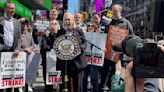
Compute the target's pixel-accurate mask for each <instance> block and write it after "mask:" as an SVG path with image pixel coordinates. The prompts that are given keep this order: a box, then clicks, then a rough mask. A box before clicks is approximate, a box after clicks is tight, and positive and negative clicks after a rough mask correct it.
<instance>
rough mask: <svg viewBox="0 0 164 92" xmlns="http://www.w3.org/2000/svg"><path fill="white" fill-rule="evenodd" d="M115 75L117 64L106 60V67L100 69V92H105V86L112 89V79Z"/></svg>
mask: <svg viewBox="0 0 164 92" xmlns="http://www.w3.org/2000/svg"><path fill="white" fill-rule="evenodd" d="M114 73H115V63H114V62H113V61H110V60H107V59H104V65H103V67H102V68H100V76H101V82H100V85H99V92H103V91H102V90H101V89H102V88H104V86H105V84H107V86H108V87H109V89H111V77H112V75H114Z"/></svg>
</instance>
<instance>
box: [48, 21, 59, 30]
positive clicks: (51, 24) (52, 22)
mask: <svg viewBox="0 0 164 92" xmlns="http://www.w3.org/2000/svg"><path fill="white" fill-rule="evenodd" d="M54 23H57V29H58V30H60V25H59V22H58V21H57V20H53V21H51V22H50V24H49V27H48V28H49V29H51V28H52V26H53V24H54Z"/></svg>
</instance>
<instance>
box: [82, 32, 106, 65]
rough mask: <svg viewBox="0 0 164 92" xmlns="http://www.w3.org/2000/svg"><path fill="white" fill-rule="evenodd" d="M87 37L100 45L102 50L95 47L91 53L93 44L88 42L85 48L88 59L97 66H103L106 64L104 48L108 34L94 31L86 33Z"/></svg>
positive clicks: (88, 61) (89, 62)
mask: <svg viewBox="0 0 164 92" xmlns="http://www.w3.org/2000/svg"><path fill="white" fill-rule="evenodd" d="M84 35H85V39H87V40H88V41H90V42H91V43H93V44H94V45H96V46H98V47H99V48H101V49H102V50H99V49H97V48H96V47H93V49H92V53H91V44H87V48H86V49H85V56H86V61H87V63H88V64H91V62H92V64H93V65H96V66H103V64H104V56H105V53H104V50H105V45H106V38H107V35H106V34H100V33H93V32H86V33H84Z"/></svg>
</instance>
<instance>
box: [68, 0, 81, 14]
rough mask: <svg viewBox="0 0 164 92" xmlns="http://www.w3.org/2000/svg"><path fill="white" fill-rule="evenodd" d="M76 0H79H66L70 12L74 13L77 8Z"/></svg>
mask: <svg viewBox="0 0 164 92" xmlns="http://www.w3.org/2000/svg"><path fill="white" fill-rule="evenodd" d="M78 1H79V0H68V11H67V12H70V13H72V14H75V12H76V11H77V10H78Z"/></svg>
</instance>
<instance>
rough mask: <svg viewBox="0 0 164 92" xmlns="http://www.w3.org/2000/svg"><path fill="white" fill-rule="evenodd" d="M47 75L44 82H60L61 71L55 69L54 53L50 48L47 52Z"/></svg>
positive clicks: (51, 83)
mask: <svg viewBox="0 0 164 92" xmlns="http://www.w3.org/2000/svg"><path fill="white" fill-rule="evenodd" d="M46 55H47V56H46V57H47V75H46V78H47V79H46V84H47V85H53V84H61V83H62V77H61V71H57V70H56V62H57V61H56V53H55V52H54V51H53V50H52V51H49V52H47V54H46Z"/></svg>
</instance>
